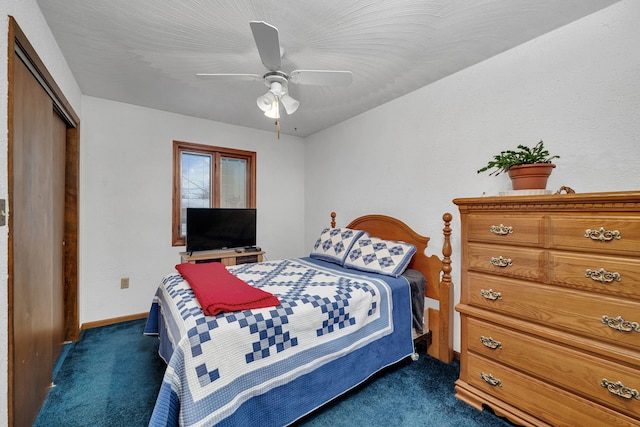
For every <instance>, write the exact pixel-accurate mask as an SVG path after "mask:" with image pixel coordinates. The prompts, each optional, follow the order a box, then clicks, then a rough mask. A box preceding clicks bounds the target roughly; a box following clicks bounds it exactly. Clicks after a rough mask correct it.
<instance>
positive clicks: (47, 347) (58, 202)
mask: <svg viewBox="0 0 640 427" xmlns="http://www.w3.org/2000/svg"><path fill="white" fill-rule="evenodd" d="M13 91H14V93H13V109H12V112H13V143H12V146H11V153H12V157H11V167H12V172H11V176H12V180H11V181H12V182H11V206H10V218H11V233H12V234H11V236H12V237H11V245H12V252H11V253H12V257H11V259H12V265H13V268H12V272H13V307H10V313H11V312H12V316H13V368H14V370H13V378H12V380H11V381H12V384H13V405H14V406H13V409H14V411H13V414H14V425H15V426H30V425H31V424H32V423H33V421H34V420H35V417H36V415H37V413H38V410H39V408H40V406H41V404H42V402H43V401H44V399H45V397H46V394H47V392H48V389H49V387H50V385H51V383H52V372H53V366H54V364H55V361H56V358H57V357H58V355H59V354H60V350H61V348H62V344H63V343H62V337H63V336H64V317H63V309H64V303H63V296H62V295H63V250H62V249H63V248H62V244H63V242H62V240H63V235H64V188H65V187H64V170H65V169H64V168H65V158H64V156H65V154H64V153H65V134H64V128H65V126H64V123H61V120H60V119H59V118H58V117H57V114H56V113H55V112H54V108H53V102H52V100H51V99H50V97H49V96H48V95H47V93H46V92H45V91H44V90H43V89H42V87H41V86H40V84H39V83H38V82H37V81H36V79H35V78H34V77H33V75H32V74H31V72H30V71H29V70H28V69H27V67H26V66H25V65H24V64H23V62H22V61H20V60H18V59H16V60H14V61H13ZM10 315H11V314H10Z"/></svg>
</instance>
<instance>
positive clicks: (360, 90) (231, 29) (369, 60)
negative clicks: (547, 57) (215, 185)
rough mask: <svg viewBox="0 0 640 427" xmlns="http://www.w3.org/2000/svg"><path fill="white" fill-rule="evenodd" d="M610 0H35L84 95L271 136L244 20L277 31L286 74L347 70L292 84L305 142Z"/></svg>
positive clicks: (293, 125) (292, 126) (290, 130)
mask: <svg viewBox="0 0 640 427" xmlns="http://www.w3.org/2000/svg"><path fill="white" fill-rule="evenodd" d="M615 2H616V0H474V1H470V0H386V1H382V0H354V1H345V0H322V1H320V0H316V1H311V0H251V1H249V0H247V1H240V0H237V1H208V0H101V1H98V0H38V4H39V5H40V8H41V9H42V12H43V14H44V16H45V18H46V20H47V22H48V24H49V26H50V27H51V30H52V32H53V34H54V36H55V38H56V40H57V42H58V44H59V45H60V48H61V49H62V52H63V54H64V56H65V58H66V59H67V62H68V64H69V66H70V68H71V70H72V72H73V74H74V76H75V78H76V80H77V81H78V84H79V85H80V88H81V90H82V92H83V93H84V94H85V95H90V96H95V97H99V98H105V99H111V100H114V101H120V102H125V103H129V104H134V105H140V106H145V107H151V108H155V109H159V110H165V111H171V112H175V113H180V114H185V115H189V116H194V117H201V118H205V119H211V120H216V121H220V122H226V123H232V124H235V125H241V126H247V127H251V128H256V129H264V130H269V131H273V132H275V126H274V123H273V120H272V119H268V118H266V117H265V116H264V115H263V114H262V111H260V110H259V109H258V107H257V106H256V98H257V97H258V96H260V95H262V94H264V93H265V92H266V89H267V88H266V86H265V85H264V84H263V83H262V82H233V83H224V84H222V83H217V82H212V81H204V80H200V79H198V78H197V77H196V73H253V74H260V75H262V74H264V73H265V72H266V71H267V70H266V68H265V67H264V66H263V65H262V63H261V62H260V57H259V54H258V51H257V48H256V46H255V43H254V40H253V36H252V33H251V29H250V27H249V22H250V21H252V20H262V21H266V22H268V23H270V24H272V25H274V26H276V27H277V28H278V30H279V33H280V44H281V46H282V47H283V48H284V49H285V51H286V53H285V56H284V58H283V60H282V63H283V64H282V70H283V71H285V72H290V71H292V70H294V69H312V70H313V69H316V70H350V71H352V72H353V82H352V84H351V85H350V86H348V87H346V88H344V87H335V88H332V87H324V86H322V87H320V86H299V85H293V84H290V85H289V92H290V94H291V95H292V96H293V97H294V98H297V99H298V100H299V101H300V103H301V105H300V108H299V109H298V111H297V112H296V113H295V114H293V115H291V116H287V115H286V114H284V115H283V117H282V119H281V126H282V132H283V133H286V134H290V135H298V136H303V137H304V136H307V135H310V134H312V133H315V132H318V131H320V130H322V129H325V128H327V127H330V126H332V125H335V124H337V123H339V122H341V121H343V120H346V119H348V118H350V117H353V116H356V115H358V114H360V113H363V112H365V111H367V110H370V109H372V108H374V107H376V106H378V105H381V104H383V103H385V102H388V101H390V100H392V99H394V98H397V97H399V96H402V95H404V94H407V93H409V92H411V91H414V90H416V89H418V88H420V87H422V86H425V85H428V84H429V83H432V82H434V81H436V80H439V79H441V78H443V77H445V76H447V75H450V74H452V73H455V72H456V71H459V70H461V69H463V68H466V67H468V66H470V65H473V64H475V63H478V62H480V61H483V60H485V59H487V58H489V57H491V56H494V55H496V54H498V53H500V52H503V51H505V50H507V49H510V48H512V47H514V46H517V45H519V44H521V43H524V42H526V41H528V40H531V39H533V38H535V37H537V36H540V35H542V34H544V33H546V32H549V31H551V30H554V29H556V28H558V27H560V26H563V25H566V24H568V23H570V22H572V21H574V20H576V19H579V18H581V17H584V16H586V15H588V14H591V13H593V12H595V11H597V10H599V9H602V8H604V7H606V6H609V5H611V4H613V3H615Z"/></svg>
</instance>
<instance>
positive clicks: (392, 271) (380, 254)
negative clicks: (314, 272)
mask: <svg viewBox="0 0 640 427" xmlns="http://www.w3.org/2000/svg"><path fill="white" fill-rule="evenodd" d="M414 253H416V247H415V246H414V245H411V244H409V243H405V242H396V241H393V240H382V239H379V238H377V237H369V236H368V235H367V236H362V237H360V238H359V239H357V240H356V242H355V243H354V244H353V246H352V247H351V250H349V254H348V255H347V259H346V260H345V262H344V266H345V267H348V268H355V269H357V270H362V271H369V272H372V273H380V274H386V275H387V276H394V277H398V276H399V275H401V274H402V273H403V272H404V270H406V268H407V266H408V265H409V262H410V261H411V257H412V256H413V254H414Z"/></svg>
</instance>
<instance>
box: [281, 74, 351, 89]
mask: <svg viewBox="0 0 640 427" xmlns="http://www.w3.org/2000/svg"><path fill="white" fill-rule="evenodd" d="M351 80H353V75H352V74H351V71H323V70H295V71H292V72H291V73H289V81H290V82H291V83H297V84H301V85H328V86H349V85H350V84H351Z"/></svg>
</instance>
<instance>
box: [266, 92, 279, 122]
mask: <svg viewBox="0 0 640 427" xmlns="http://www.w3.org/2000/svg"><path fill="white" fill-rule="evenodd" d="M264 115H265V116H267V117H269V118H270V119H276V120H277V119H279V118H280V100H279V99H278V97H276V99H275V101H273V103H272V104H271V107H270V108H269V109H268V110H266V111H265V112H264Z"/></svg>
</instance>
